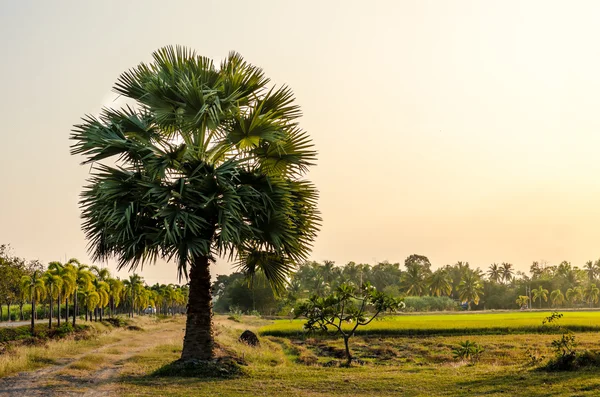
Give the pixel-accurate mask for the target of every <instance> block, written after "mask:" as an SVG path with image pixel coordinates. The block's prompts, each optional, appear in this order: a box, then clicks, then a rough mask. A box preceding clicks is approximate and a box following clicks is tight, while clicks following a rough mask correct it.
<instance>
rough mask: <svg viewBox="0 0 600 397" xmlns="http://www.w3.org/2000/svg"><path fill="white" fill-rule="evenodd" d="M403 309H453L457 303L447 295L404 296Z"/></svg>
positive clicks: (417, 310) (413, 310) (410, 310)
mask: <svg viewBox="0 0 600 397" xmlns="http://www.w3.org/2000/svg"><path fill="white" fill-rule="evenodd" d="M404 305H405V311H408V312H429V311H453V310H457V309H458V304H457V303H456V302H455V301H454V300H452V299H451V298H449V297H447V296H407V297H406V298H404Z"/></svg>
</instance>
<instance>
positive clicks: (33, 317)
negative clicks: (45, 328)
mask: <svg viewBox="0 0 600 397" xmlns="http://www.w3.org/2000/svg"><path fill="white" fill-rule="evenodd" d="M32 295H33V294H32ZM34 330H35V299H32V300H31V336H33V334H34Z"/></svg>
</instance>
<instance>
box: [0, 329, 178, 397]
mask: <svg viewBox="0 0 600 397" xmlns="http://www.w3.org/2000/svg"><path fill="white" fill-rule="evenodd" d="M183 325H184V322H183V320H182V319H179V320H177V321H171V322H159V323H156V324H150V325H147V326H144V331H126V330H119V331H115V333H116V332H119V333H120V336H121V340H120V341H118V342H116V343H111V344H107V345H104V346H101V347H99V348H96V349H90V350H89V351H87V352H85V353H83V354H80V355H77V356H75V357H70V358H62V359H61V358H59V359H58V360H57V364H54V365H51V366H48V367H44V368H42V369H39V370H36V371H32V372H24V373H20V374H18V375H15V376H11V377H8V378H3V379H0V397H29V396H61V397H62V396H89V397H100V396H114V395H115V393H116V390H117V387H118V385H117V383H118V378H119V375H120V371H121V369H122V367H123V365H124V364H125V362H126V361H127V360H129V359H131V358H132V357H134V356H136V355H138V354H141V353H143V352H145V351H147V350H150V349H152V348H154V347H155V346H157V345H160V344H164V343H168V342H169V340H173V341H177V340H179V341H181V340H182V339H183Z"/></svg>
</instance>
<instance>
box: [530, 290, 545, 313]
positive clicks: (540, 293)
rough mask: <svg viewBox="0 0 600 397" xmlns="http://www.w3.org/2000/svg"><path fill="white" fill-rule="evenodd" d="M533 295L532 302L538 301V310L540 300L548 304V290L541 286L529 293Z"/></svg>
mask: <svg viewBox="0 0 600 397" xmlns="http://www.w3.org/2000/svg"><path fill="white" fill-rule="evenodd" d="M531 292H532V293H533V301H534V302H535V301H536V300H538V299H539V300H540V309H541V308H542V299H543V300H545V301H546V302H548V290H547V289H544V288H543V287H542V286H541V285H540V287H539V288H538V289H534V290H532V291H531Z"/></svg>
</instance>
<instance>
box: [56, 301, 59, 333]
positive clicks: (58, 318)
mask: <svg viewBox="0 0 600 397" xmlns="http://www.w3.org/2000/svg"><path fill="white" fill-rule="evenodd" d="M57 304H58V310H57V311H58V314H57V316H56V318H57V319H58V326H59V327H60V293H59V294H58V302H57Z"/></svg>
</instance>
